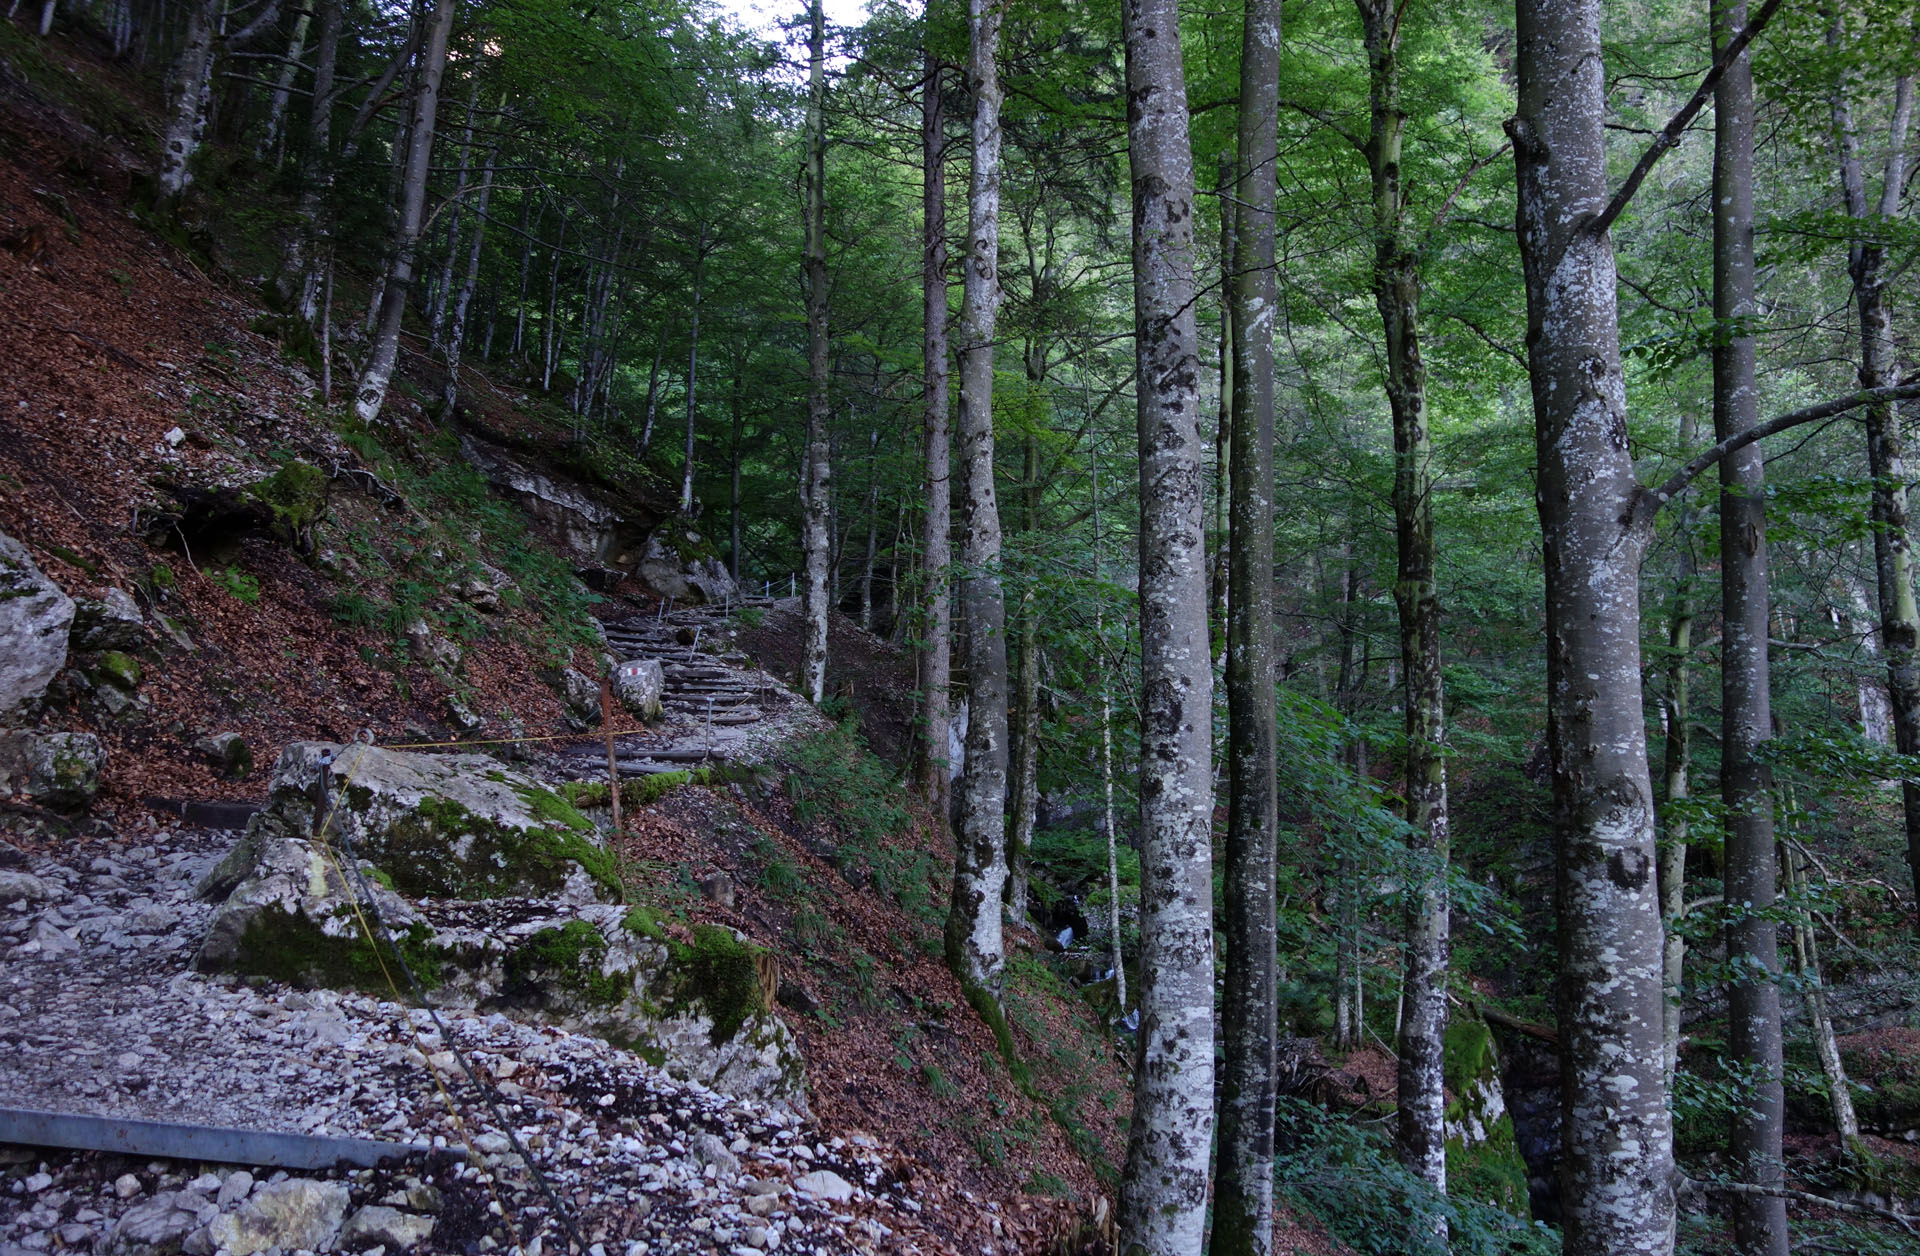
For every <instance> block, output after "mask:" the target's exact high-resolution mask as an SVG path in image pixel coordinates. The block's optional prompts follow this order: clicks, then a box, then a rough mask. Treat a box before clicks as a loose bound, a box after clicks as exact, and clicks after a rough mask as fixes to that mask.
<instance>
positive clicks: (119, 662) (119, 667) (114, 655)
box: [93, 650, 140, 693]
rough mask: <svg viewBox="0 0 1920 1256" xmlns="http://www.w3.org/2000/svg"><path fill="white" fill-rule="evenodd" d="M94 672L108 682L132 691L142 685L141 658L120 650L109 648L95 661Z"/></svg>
mask: <svg viewBox="0 0 1920 1256" xmlns="http://www.w3.org/2000/svg"><path fill="white" fill-rule="evenodd" d="M93 670H94V673H95V674H96V675H97V676H98V677H99V678H100V679H101V680H103V681H105V682H106V683H107V684H110V685H113V686H115V687H116V688H119V689H124V690H126V691H127V692H129V693H131V692H132V691H133V690H135V689H138V688H139V687H140V660H139V659H137V658H135V657H133V655H131V654H125V653H122V652H121V651H119V650H108V651H107V652H106V653H105V654H102V655H101V656H100V657H99V659H98V660H97V661H96V662H95V663H94V666H93Z"/></svg>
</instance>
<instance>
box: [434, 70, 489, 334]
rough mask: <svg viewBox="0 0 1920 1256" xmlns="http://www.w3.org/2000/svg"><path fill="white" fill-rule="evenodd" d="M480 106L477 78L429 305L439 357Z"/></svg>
mask: <svg viewBox="0 0 1920 1256" xmlns="http://www.w3.org/2000/svg"><path fill="white" fill-rule="evenodd" d="M479 105H480V76H479V75H478V74H476V75H474V76H473V83H472V85H471V86H469V87H468V89H467V117H466V123H465V125H464V126H463V127H462V128H461V131H460V165H459V166H458V167H457V168H456V170H455V172H454V176H453V195H452V196H451V197H450V198H449V199H448V201H447V203H446V210H447V252H446V257H445V258H444V259H442V261H441V263H440V280H439V283H438V284H436V285H435V287H434V291H433V296H432V299H431V300H430V301H428V303H427V331H428V341H429V344H430V345H431V346H432V348H433V350H434V351H435V352H436V353H437V352H440V351H441V350H443V349H445V348H446V341H445V339H444V338H443V337H444V334H445V332H446V328H447V312H448V310H449V309H450V308H451V307H452V304H453V272H454V267H455V266H457V265H458V264H459V255H460V219H461V218H462V217H463V216H464V215H465V214H466V210H467V204H466V195H467V176H468V173H469V170H470V168H471V167H472V165H473V115H474V111H475V110H476V109H477V108H478V107H479Z"/></svg>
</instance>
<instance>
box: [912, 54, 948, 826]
mask: <svg viewBox="0 0 1920 1256" xmlns="http://www.w3.org/2000/svg"><path fill="white" fill-rule="evenodd" d="M924 70H925V75H926V78H925V82H924V84H923V85H922V87H921V95H920V173H921V181H920V212H921V227H920V240H921V254H920V293H921V335H920V370H921V376H922V381H923V383H922V387H923V391H924V393H925V400H924V402H923V404H924V406H925V412H924V415H923V422H924V424H925V428H926V471H927V512H926V520H925V523H924V524H923V526H922V536H923V537H924V538H925V540H924V541H923V543H922V546H923V548H922V558H921V562H922V564H923V566H924V567H925V568H926V573H925V584H926V594H925V596H926V615H927V624H926V629H925V634H924V636H925V641H926V644H925V645H924V646H922V647H921V651H920V687H921V689H922V690H923V691H924V692H925V694H926V704H927V707H926V710H927V716H926V728H927V731H926V736H925V739H924V740H923V741H922V742H921V746H920V762H919V772H918V774H919V779H920V790H921V793H922V794H924V795H925V797H926V798H927V801H929V802H930V803H932V804H933V811H934V814H935V815H937V816H939V817H940V822H941V823H942V824H945V823H946V822H947V818H948V816H949V815H950V814H951V811H950V809H949V805H950V802H951V798H950V789H949V786H950V784H951V781H952V775H951V772H950V771H949V765H948V763H947V742H948V739H949V736H950V728H951V724H952V715H951V713H950V712H949V709H948V701H949V695H948V692H947V690H948V686H949V685H950V684H951V682H952V676H953V661H952V656H951V650H952V643H953V607H952V602H951V600H950V597H949V588H950V578H949V572H948V564H949V561H950V560H949V553H950V551H949V549H948V539H947V538H948V533H949V532H951V531H952V528H953V509H952V503H953V484H952V479H951V467H952V456H951V454H950V452H949V450H948V444H949V439H948V432H947V136H946V117H945V116H944V113H943V111H942V108H941V105H942V100H941V88H942V84H943V82H944V80H945V78H946V74H945V67H944V66H942V65H941V64H940V61H939V59H938V58H936V57H935V56H934V55H933V53H932V51H931V50H929V51H927V52H926V53H925V54H924Z"/></svg>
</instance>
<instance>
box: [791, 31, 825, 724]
mask: <svg viewBox="0 0 1920 1256" xmlns="http://www.w3.org/2000/svg"><path fill="white" fill-rule="evenodd" d="M811 18H812V25H811V31H810V33H809V35H808V40H807V52H808V71H807V240H806V263H805V265H806V293H807V381H808V382H807V448H806V454H805V457H804V460H803V462H802V466H801V472H800V500H801V510H802V519H801V536H800V548H801V552H802V554H803V555H804V556H805V563H806V573H807V584H806V590H805V592H804V593H803V594H802V597H801V604H802V610H803V612H804V613H803V615H802V617H801V618H802V622H803V627H802V634H803V636H802V642H801V647H800V678H799V679H800V692H802V693H804V694H805V695H806V696H807V699H808V701H810V702H812V703H814V704H815V705H816V706H817V705H819V703H820V702H821V701H822V700H823V699H824V698H825V697H826V696H827V614H828V611H829V609H830V605H831V604H830V602H829V598H830V596H831V589H830V588H829V586H828V571H827V565H828V563H829V562H830V561H831V555H830V554H829V552H828V551H829V550H830V548H831V547H832V544H833V537H832V534H831V532H830V531H829V524H828V519H827V511H828V508H829V506H830V494H831V492H832V487H831V477H832V468H833V456H832V450H831V448H830V447H829V445H828V443H827V442H828V431H827V428H828V423H829V420H830V419H831V417H832V414H831V411H830V409H829V407H830V406H831V405H832V400H831V398H830V397H829V396H828V395H827V385H828V380H829V370H828V363H827V186H826V185H827V115H826V100H827V80H826V19H825V18H824V17H823V16H822V14H821V11H820V0H813V5H812V13H811Z"/></svg>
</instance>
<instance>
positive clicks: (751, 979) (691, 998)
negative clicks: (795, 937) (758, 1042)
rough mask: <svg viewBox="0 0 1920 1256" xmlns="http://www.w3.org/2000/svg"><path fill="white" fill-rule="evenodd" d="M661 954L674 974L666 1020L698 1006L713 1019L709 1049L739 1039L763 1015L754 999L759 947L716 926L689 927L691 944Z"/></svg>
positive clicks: (760, 1003)
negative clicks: (744, 1028) (746, 1026)
mask: <svg viewBox="0 0 1920 1256" xmlns="http://www.w3.org/2000/svg"><path fill="white" fill-rule="evenodd" d="M667 949H668V951H669V953H670V954H671V955H672V957H673V961H674V966H675V967H676V968H677V969H678V970H679V975H678V979H677V984H676V986H675V988H674V991H673V995H672V997H671V998H670V999H669V1000H668V1003H667V1008H666V1011H667V1014H668V1015H672V1014H673V1013H675V1012H678V1011H682V1010H685V1009H689V1008H692V1007H693V1006H694V1005H695V1004H698V1005H700V1006H701V1007H702V1008H704V1009H705V1011H706V1014H707V1015H708V1016H711V1017H712V1018H713V1034H712V1038H713V1044H714V1045H715V1046H719V1045H720V1044H721V1043H723V1042H726V1041H727V1040H728V1039H730V1038H732V1037H733V1036H734V1035H735V1034H737V1033H739V1032H740V1027H741V1026H742V1025H744V1024H746V1023H747V1020H748V1018H749V1017H752V1016H754V1015H756V1014H758V1013H760V1012H765V1011H768V1010H769V1009H768V1007H767V1003H766V1000H765V999H764V998H763V997H761V993H760V974H759V962H758V957H759V956H761V955H763V954H765V952H764V951H763V950H762V949H761V948H760V947H757V946H750V945H748V944H747V943H745V942H742V941H741V940H740V939H739V938H737V937H735V936H734V935H733V932H732V931H731V930H728V929H723V928H721V927H720V926H718V925H695V926H694V929H693V941H692V942H691V943H685V942H671V943H668V948H667Z"/></svg>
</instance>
